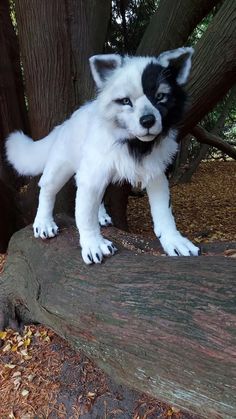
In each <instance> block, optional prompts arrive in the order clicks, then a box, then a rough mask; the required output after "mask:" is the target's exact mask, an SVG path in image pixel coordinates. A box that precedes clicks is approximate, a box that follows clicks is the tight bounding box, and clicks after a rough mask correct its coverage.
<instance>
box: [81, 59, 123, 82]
mask: <svg viewBox="0 0 236 419" xmlns="http://www.w3.org/2000/svg"><path fill="white" fill-rule="evenodd" d="M89 63H90V67H91V72H92V75H93V78H94V81H95V83H96V85H97V87H98V88H99V89H100V88H101V87H102V86H103V84H104V83H105V81H106V80H107V79H108V78H109V77H110V76H111V75H112V73H113V71H114V70H116V69H117V68H119V67H121V65H122V57H121V56H120V55H118V54H102V55H93V57H91V58H90V59H89Z"/></svg>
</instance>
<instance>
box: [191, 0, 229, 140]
mask: <svg viewBox="0 0 236 419" xmlns="http://www.w3.org/2000/svg"><path fill="white" fill-rule="evenodd" d="M235 24H236V3H235V1H234V0H225V1H224V2H223V4H222V6H221V8H220V9H219V11H218V13H217V14H216V16H215V17H214V19H213V21H212V22H211V23H210V25H209V27H208V29H207V31H206V32H205V34H204V35H203V36H202V38H201V39H200V41H199V42H198V43H197V46H196V48H195V54H194V56H193V69H192V72H191V76H190V81H189V83H188V89H187V90H188V93H189V96H190V98H191V106H190V108H189V110H188V112H187V113H186V116H185V118H184V121H183V125H184V128H183V135H184V134H186V133H188V132H190V130H191V129H192V128H193V127H195V125H196V124H197V123H198V122H199V121H200V120H201V119H202V118H203V117H204V116H205V115H206V114H207V113H208V112H209V111H210V110H211V109H212V108H213V107H214V106H215V105H216V103H217V102H219V101H220V100H221V99H222V98H223V97H224V96H225V94H226V93H227V92H228V91H229V89H230V88H231V87H232V86H233V85H234V84H235V82H236V55H235V50H236V31H235Z"/></svg>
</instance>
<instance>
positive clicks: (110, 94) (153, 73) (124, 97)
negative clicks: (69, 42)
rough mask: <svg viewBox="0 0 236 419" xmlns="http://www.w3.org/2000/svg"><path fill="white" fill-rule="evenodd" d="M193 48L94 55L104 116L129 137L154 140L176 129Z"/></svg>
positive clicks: (96, 80) (93, 69)
mask: <svg viewBox="0 0 236 419" xmlns="http://www.w3.org/2000/svg"><path fill="white" fill-rule="evenodd" d="M192 54H193V49H192V48H188V47H186V48H178V49H176V50H172V51H166V52H163V53H162V54H161V55H159V57H127V56H126V57H121V56H120V55H116V54H108V55H95V56H93V57H91V58H90V66H91V71H92V75H93V78H94V80H95V83H96V85H97V87H98V90H99V94H98V100H99V101H100V107H101V109H102V112H103V117H104V118H106V119H108V120H111V121H112V122H114V124H115V125H116V126H118V127H119V128H123V129H124V130H125V132H127V138H130V139H133V138H138V139H139V140H141V141H143V142H150V141H153V140H154V139H155V138H156V137H157V136H158V135H159V134H162V133H167V132H168V130H169V129H170V128H175V127H176V126H177V125H178V124H179V122H180V120H181V118H182V114H183V110H184V106H185V102H186V94H185V92H184V89H183V86H184V84H185V83H186V82H187V79H188V76H189V72H190V68H191V57H192Z"/></svg>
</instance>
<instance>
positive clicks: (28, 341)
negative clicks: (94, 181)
mask: <svg viewBox="0 0 236 419" xmlns="http://www.w3.org/2000/svg"><path fill="white" fill-rule="evenodd" d="M235 168H236V165H235V163H234V162H217V163H206V164H203V165H202V166H201V167H200V169H199V170H198V172H197V173H196V174H195V175H194V177H193V180H192V182H191V183H190V184H185V185H177V186H175V187H173V188H172V191H171V195H172V206H173V208H174V213H175V217H176V220H177V224H178V228H179V229H180V230H181V231H182V233H184V234H185V235H186V236H188V237H189V238H190V239H192V240H194V242H196V243H201V242H213V241H222V240H223V241H225V240H226V241H231V240H232V241H235V240H236V225H235V220H236V186H235V185H236V171H235ZM128 219H129V225H130V230H131V232H133V233H136V234H142V236H143V235H144V236H146V237H154V235H153V232H152V223H151V217H150V211H149V207H148V202H147V197H146V196H144V197H141V198H140V197H130V200H129V208H128ZM5 259H6V256H5V255H0V272H1V270H3V269H4V262H5ZM0 338H2V342H3V346H2V348H1V352H0V418H1V419H5V418H11V419H14V418H17V419H18V418H19V419H31V418H32V419H33V418H39V419H41V418H42V419H44V418H50V419H54V418H55V419H56V418H63V419H67V418H68V419H69V418H73V419H76V418H84V419H93V418H94V419H95V418H97V419H113V418H114V419H129V418H130V419H156V418H163V419H166V418H172V419H193V418H196V416H193V415H189V414H188V413H184V412H180V411H179V410H178V409H176V408H174V407H172V406H167V405H166V404H164V403H161V402H158V401H157V400H154V399H152V398H150V397H148V396H146V395H143V394H141V393H138V392H136V391H133V390H131V389H129V388H127V387H125V386H120V385H118V384H116V383H115V382H114V381H113V379H112V378H109V377H108V376H107V375H106V374H104V373H103V372H102V371H101V370H100V369H99V368H98V367H97V366H96V365H95V364H94V363H93V362H92V361H90V360H89V359H88V358H87V357H86V356H85V355H84V354H83V353H82V352H75V351H74V350H73V349H72V348H70V347H69V346H68V344H67V343H66V342H65V341H64V340H63V339H61V338H60V337H59V336H57V335H56V334H55V333H53V332H52V331H51V330H48V329H47V328H45V327H42V326H27V327H25V328H24V330H23V331H22V333H21V334H19V333H18V332H14V331H11V330H7V331H6V332H4V331H2V332H0Z"/></svg>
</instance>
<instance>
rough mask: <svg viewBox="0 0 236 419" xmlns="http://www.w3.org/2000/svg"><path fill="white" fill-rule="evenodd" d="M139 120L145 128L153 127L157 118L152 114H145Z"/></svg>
mask: <svg viewBox="0 0 236 419" xmlns="http://www.w3.org/2000/svg"><path fill="white" fill-rule="evenodd" d="M139 122H140V124H141V125H142V126H143V127H144V128H151V127H152V126H153V125H154V124H155V122H156V118H155V116H154V115H152V114H149V115H143V116H141V118H140V120H139Z"/></svg>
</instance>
